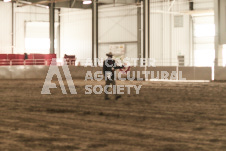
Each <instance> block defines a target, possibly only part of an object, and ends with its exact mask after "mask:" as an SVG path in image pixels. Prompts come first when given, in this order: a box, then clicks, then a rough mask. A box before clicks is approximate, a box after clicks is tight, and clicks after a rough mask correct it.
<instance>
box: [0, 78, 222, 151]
mask: <svg viewBox="0 0 226 151" xmlns="http://www.w3.org/2000/svg"><path fill="white" fill-rule="evenodd" d="M53 82H54V81H53ZM43 83H44V80H13V81H10V80H0V85H1V87H0V150H1V151H4V150H20V151H22V150H40V151H42V150H50V151H52V150H81V151H82V150H84V151H93V150H96V151H116V150H117V151H202V150H203V151H218V150H219V151H225V150H226V83H217V82H211V83H177V82H143V81H142V82H139V81H136V82H119V81H118V82H117V84H126V85H128V84H135V85H140V84H141V85H143V86H142V88H141V90H140V94H139V95H136V94H135V91H134V89H132V90H133V91H132V92H131V94H130V95H129V94H125V95H123V97H122V98H121V99H119V100H117V101H115V100H114V97H113V96H111V100H108V101H105V100H104V94H100V95H95V94H91V95H85V94H84V93H85V85H86V84H92V85H95V84H101V85H104V82H103V81H102V82H99V83H97V82H90V81H89V82H84V81H83V80H74V83H75V86H76V90H77V92H78V94H77V95H71V94H69V90H68V88H67V87H66V88H67V92H68V94H67V95H63V94H62V92H61V89H60V88H59V84H58V82H56V81H55V83H56V84H57V85H58V89H51V93H52V95H41V90H42V87H43ZM65 84H66V82H65Z"/></svg>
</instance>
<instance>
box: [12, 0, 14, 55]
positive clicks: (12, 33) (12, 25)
mask: <svg viewBox="0 0 226 151" xmlns="http://www.w3.org/2000/svg"><path fill="white" fill-rule="evenodd" d="M13 53H14V2H12V54H13Z"/></svg>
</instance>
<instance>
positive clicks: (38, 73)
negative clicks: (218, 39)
mask: <svg viewBox="0 0 226 151" xmlns="http://www.w3.org/2000/svg"><path fill="white" fill-rule="evenodd" d="M68 67H69V70H70V73H71V76H72V78H73V79H84V80H85V76H86V73H87V71H91V72H92V73H93V76H94V73H95V72H96V71H101V72H102V68H101V67H90V66H88V67H84V66H68ZM48 70H49V66H1V67H0V80H1V79H43V80H44V79H45V78H46V75H47V73H48ZM59 70H60V72H61V75H62V77H63V78H64V74H63V70H62V67H59ZM131 71H135V75H136V79H137V78H139V76H137V74H138V72H139V73H140V75H141V76H140V77H141V78H145V76H144V74H141V73H142V72H143V71H145V68H144V67H131ZM146 71H150V72H153V73H154V78H157V74H158V73H157V72H159V74H160V75H161V72H162V71H167V72H168V73H169V75H171V74H172V71H177V67H176V66H174V67H173V66H172V67H168V66H161V67H148V68H147V70H146ZM178 71H179V72H180V71H181V72H182V78H186V80H209V81H211V80H212V72H211V68H210V67H179V68H178ZM217 72H219V70H218V71H217ZM221 72H224V75H226V71H221ZM131 77H132V72H131ZM225 77H226V76H225ZM151 78H152V77H151V75H149V77H148V79H151ZM161 78H162V77H161V76H160V77H159V79H160V80H161ZM168 79H169V80H170V76H169V78H168ZM221 80H223V79H221ZM224 80H226V78H224Z"/></svg>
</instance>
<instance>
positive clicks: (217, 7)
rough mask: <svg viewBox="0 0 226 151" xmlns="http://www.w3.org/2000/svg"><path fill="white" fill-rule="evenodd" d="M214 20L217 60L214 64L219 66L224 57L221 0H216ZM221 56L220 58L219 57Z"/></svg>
mask: <svg viewBox="0 0 226 151" xmlns="http://www.w3.org/2000/svg"><path fill="white" fill-rule="evenodd" d="M214 22H215V33H216V34H215V61H214V66H215V67H217V66H219V65H220V61H221V59H222V58H221V57H222V54H221V53H222V52H221V50H220V48H221V47H220V34H219V31H220V25H219V22H220V1H219V0H214ZM219 57H220V58H219Z"/></svg>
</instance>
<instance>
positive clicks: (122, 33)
mask: <svg viewBox="0 0 226 151" xmlns="http://www.w3.org/2000/svg"><path fill="white" fill-rule="evenodd" d="M98 24H99V58H102V57H104V58H105V56H106V55H105V54H106V52H108V51H109V45H111V44H112V42H113V43H115V44H117V42H118V44H122V43H123V44H125V45H126V53H125V57H131V58H135V57H137V7H136V6H116V7H113V6H111V5H109V6H108V7H106V6H103V7H99V20H98ZM126 42H132V43H126ZM102 43H104V44H102Z"/></svg>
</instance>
